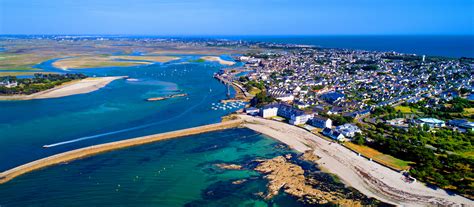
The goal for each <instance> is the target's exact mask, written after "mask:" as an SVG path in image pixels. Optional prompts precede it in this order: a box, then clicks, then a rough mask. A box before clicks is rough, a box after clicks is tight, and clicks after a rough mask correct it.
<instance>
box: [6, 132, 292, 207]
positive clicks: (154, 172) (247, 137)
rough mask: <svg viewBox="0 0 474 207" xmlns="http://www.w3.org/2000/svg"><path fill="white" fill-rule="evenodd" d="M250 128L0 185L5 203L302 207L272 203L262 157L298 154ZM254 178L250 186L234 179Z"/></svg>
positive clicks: (284, 199)
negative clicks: (259, 168) (231, 166)
mask: <svg viewBox="0 0 474 207" xmlns="http://www.w3.org/2000/svg"><path fill="white" fill-rule="evenodd" d="M277 144H278V143H277V142H276V141H274V140H272V139H269V138H267V137H265V136H263V135H258V134H256V133H254V132H253V131H251V130H248V129H232V130H225V131H218V132H213V133H207V134H201V135H195V136H190V137H185V138H180V139H174V140H168V141H162V142H157V143H153V144H149V145H144V146H138V147H133V148H128V149H123V150H118V151H113V152H110V153H105V154H100V155H97V156H93V157H89V158H85V159H82V160H76V161H72V162H70V163H67V164H62V165H58V166H53V167H49V168H46V169H42V170H39V171H36V172H33V173H29V174H26V175H23V176H21V177H18V178H16V179H14V180H12V181H11V182H8V183H6V184H3V185H0V195H1V196H0V206H97V205H100V206H104V205H105V206H130V205H132V206H170V207H171V206H185V205H187V206H267V205H268V204H271V205H273V206H298V205H300V204H298V203H297V202H296V201H295V200H294V199H292V198H290V197H288V196H286V195H281V196H278V197H276V198H275V199H274V200H269V201H265V200H263V199H262V198H260V197H258V196H256V195H254V194H255V193H257V192H262V191H265V185H266V181H264V180H263V179H262V178H261V177H260V176H259V174H258V173H256V172H254V171H252V170H249V169H245V170H222V169H220V168H218V167H216V166H215V164H217V163H236V164H242V165H243V166H244V167H246V168H248V167H250V166H251V165H253V163H252V160H253V159H255V158H272V157H274V156H277V155H282V154H287V153H291V151H290V150H288V149H285V148H280V147H276V146H277ZM239 179H247V180H248V181H247V182H244V183H243V184H238V185H237V184H232V182H233V181H236V180H239Z"/></svg>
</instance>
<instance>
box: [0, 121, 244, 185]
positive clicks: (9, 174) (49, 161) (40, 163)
mask: <svg viewBox="0 0 474 207" xmlns="http://www.w3.org/2000/svg"><path fill="white" fill-rule="evenodd" d="M242 123H243V120H240V119H238V120H232V121H226V122H222V123H217V124H210V125H204V126H199V127H193V128H188V129H183V130H177V131H172V132H166V133H161V134H155V135H149V136H144V137H138V138H132V139H127V140H121V141H116V142H110V143H105V144H100V145H94V146H90V147H84V148H80V149H76V150H72V151H68V152H63V153H60V154H56V155H52V156H49V157H46V158H43V159H39V160H36V161H33V162H30V163H27V164H24V165H20V166H18V167H15V168H12V169H10V170H7V171H4V172H2V173H0V184H2V183H6V182H8V181H10V180H11V179H13V178H15V177H17V176H20V175H22V174H25V173H28V172H31V171H34V170H38V169H41V168H44V167H48V166H51V165H56V164H60V163H64V162H69V161H72V160H76V159H79V158H84V157H89V156H92V155H95V154H99V153H104V152H108V151H112V150H117V149H122V148H127V147H132V146H137V145H143V144H148V143H152V142H157V141H161V140H166V139H173V138H178V137H183V136H190V135H195V134H201V133H206V132H212V131H218V130H223V129H228V128H234V127H238V126H239V125H240V124H242Z"/></svg>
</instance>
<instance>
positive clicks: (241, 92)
mask: <svg viewBox="0 0 474 207" xmlns="http://www.w3.org/2000/svg"><path fill="white" fill-rule="evenodd" d="M214 78H215V79H217V80H219V81H220V82H221V83H223V84H225V85H226V86H229V85H230V86H232V87H233V88H234V90H235V91H236V93H237V94H236V95H235V98H236V99H244V100H250V99H251V98H253V96H252V95H251V94H250V93H248V92H247V90H245V88H244V87H243V86H241V85H240V84H238V83H236V82H234V81H231V80H228V79H227V78H226V77H224V76H222V75H219V74H214Z"/></svg>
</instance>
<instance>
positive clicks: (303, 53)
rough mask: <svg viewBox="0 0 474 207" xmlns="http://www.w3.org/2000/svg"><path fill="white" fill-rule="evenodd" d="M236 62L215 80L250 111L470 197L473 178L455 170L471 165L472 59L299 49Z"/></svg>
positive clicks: (272, 52) (242, 58)
mask: <svg viewBox="0 0 474 207" xmlns="http://www.w3.org/2000/svg"><path fill="white" fill-rule="evenodd" d="M272 48H275V47H272ZM236 60H238V61H242V62H243V64H242V67H241V68H231V69H230V70H229V69H227V70H222V71H220V72H219V74H218V76H219V78H221V79H222V78H225V79H226V80H227V81H229V82H231V83H232V84H234V85H237V86H243V87H239V88H238V89H242V90H243V91H242V93H244V94H250V95H251V98H249V99H250V104H251V107H248V108H246V109H245V113H247V114H249V115H252V116H261V117H263V118H266V119H273V120H277V121H283V122H287V123H288V124H292V125H296V126H300V127H302V128H304V129H306V130H308V131H311V132H313V133H315V134H317V135H321V137H327V138H328V139H330V140H334V141H336V142H339V143H341V144H342V145H344V146H345V147H347V148H349V149H351V150H353V151H355V152H357V153H359V154H362V155H363V156H366V157H368V158H370V159H371V160H372V158H373V159H374V161H377V162H379V163H381V164H383V165H385V166H387V167H390V168H392V169H395V170H398V171H405V170H406V171H407V172H409V173H410V175H413V176H414V177H411V176H409V177H410V179H411V180H412V181H413V180H415V179H419V180H423V181H424V182H427V183H431V184H434V185H438V186H441V187H447V186H451V187H449V188H450V189H453V190H457V191H459V192H461V193H463V194H465V195H472V192H473V191H472V190H473V189H472V186H471V187H469V186H470V183H471V181H470V179H471V178H472V172H469V170H468V171H465V170H463V169H460V168H459V169H456V168H453V166H454V165H456V164H458V165H459V166H465V167H466V169H470V167H469V166H470V164H469V163H471V162H472V157H471V156H472V155H471V154H470V152H472V145H471V142H472V140H473V135H474V131H473V130H474V122H473V120H474V110H473V109H474V102H473V101H474V95H473V94H474V93H473V92H474V87H473V84H474V76H473V72H474V70H473V68H474V61H473V59H469V58H459V59H455V58H441V57H429V56H425V55H421V56H418V55H412V54H401V53H396V52H372V51H370V52H369V51H362V50H348V49H320V48H314V47H304V46H299V47H293V48H292V49H288V48H287V49H286V50H285V52H275V51H271V52H266V53H258V54H246V55H244V56H240V57H236ZM239 71H245V73H244V75H241V74H242V72H239ZM374 153H375V154H377V156H379V157H384V158H383V159H380V158H377V156H374ZM387 157H389V158H387ZM426 160H430V161H429V164H425V163H423V162H426ZM431 162H432V163H431ZM463 177H467V178H469V179H462V178H463Z"/></svg>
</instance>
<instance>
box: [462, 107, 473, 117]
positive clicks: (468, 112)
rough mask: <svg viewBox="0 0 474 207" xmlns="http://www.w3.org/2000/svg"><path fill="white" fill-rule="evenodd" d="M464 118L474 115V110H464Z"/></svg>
mask: <svg viewBox="0 0 474 207" xmlns="http://www.w3.org/2000/svg"><path fill="white" fill-rule="evenodd" d="M462 114H463V115H464V116H467V117H470V116H472V115H474V108H464V111H463V112H462Z"/></svg>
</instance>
